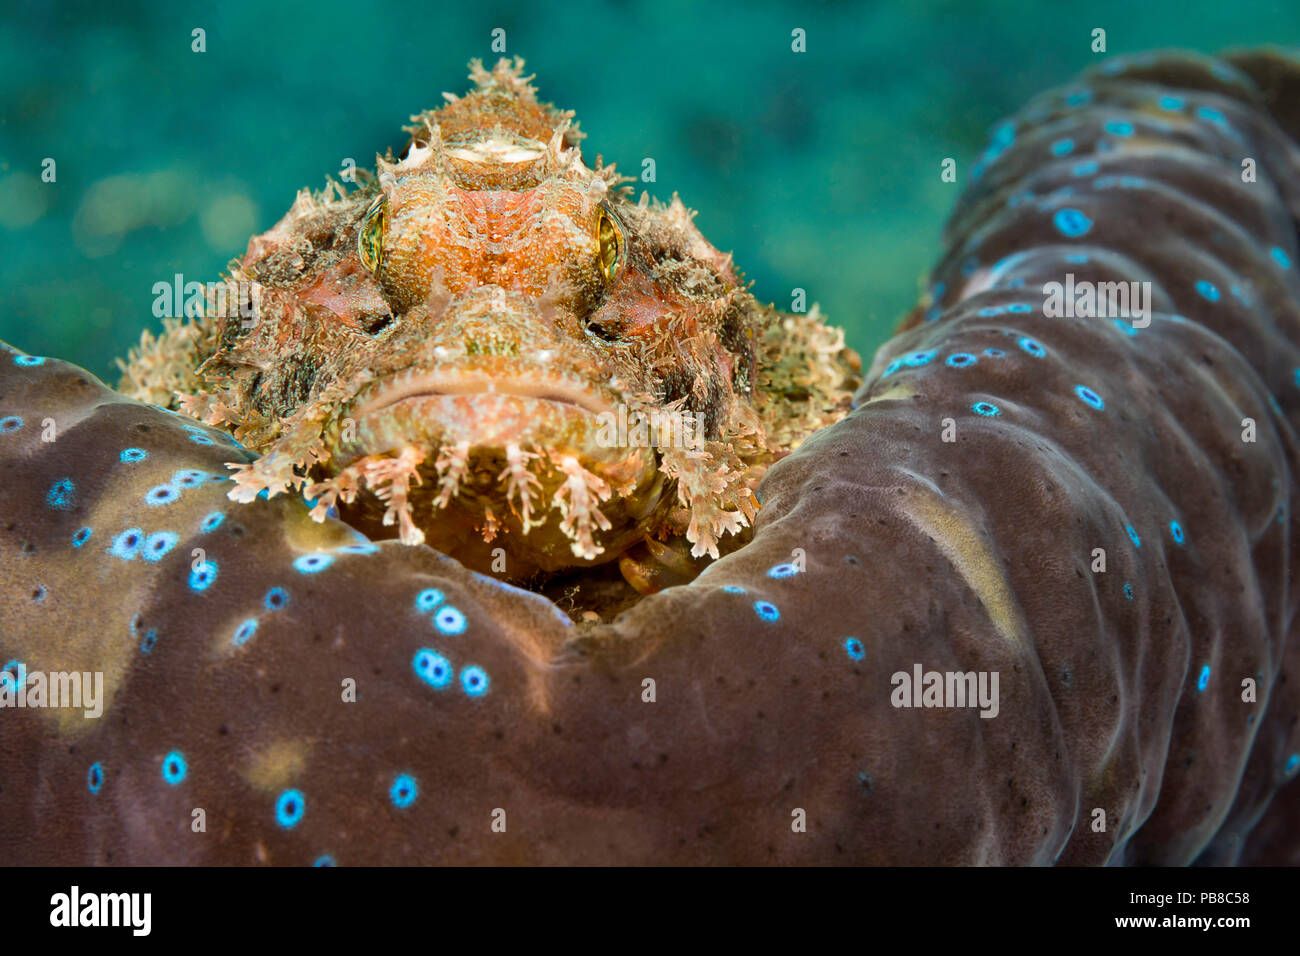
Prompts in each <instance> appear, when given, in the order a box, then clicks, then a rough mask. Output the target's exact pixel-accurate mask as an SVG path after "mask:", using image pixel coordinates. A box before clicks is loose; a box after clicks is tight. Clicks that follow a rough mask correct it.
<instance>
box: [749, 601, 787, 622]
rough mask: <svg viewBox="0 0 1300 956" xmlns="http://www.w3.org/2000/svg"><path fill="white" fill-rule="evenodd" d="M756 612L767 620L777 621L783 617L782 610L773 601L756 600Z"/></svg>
mask: <svg viewBox="0 0 1300 956" xmlns="http://www.w3.org/2000/svg"><path fill="white" fill-rule="evenodd" d="M754 613H755V614H757V615H758V616H759V617H761V618H762V619H763V620H765V621H775V620H778V619H779V618H780V617H781V612H780V610H778V609H777V606H776V605H775V604H773V603H772V602H771V601H755V602H754Z"/></svg>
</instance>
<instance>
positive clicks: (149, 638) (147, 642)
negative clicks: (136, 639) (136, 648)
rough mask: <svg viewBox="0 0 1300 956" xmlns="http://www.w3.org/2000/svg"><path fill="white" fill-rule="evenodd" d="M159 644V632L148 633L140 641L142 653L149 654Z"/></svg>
mask: <svg viewBox="0 0 1300 956" xmlns="http://www.w3.org/2000/svg"><path fill="white" fill-rule="evenodd" d="M157 643H158V632H157V631H146V632H145V635H144V637H143V638H141V639H140V653H141V654H148V653H149V652H150V651H152V650H153V646H154V645H155V644H157Z"/></svg>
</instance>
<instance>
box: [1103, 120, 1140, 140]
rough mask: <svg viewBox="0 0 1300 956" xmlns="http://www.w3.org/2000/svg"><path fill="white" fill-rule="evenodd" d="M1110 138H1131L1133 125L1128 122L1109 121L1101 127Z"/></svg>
mask: <svg viewBox="0 0 1300 956" xmlns="http://www.w3.org/2000/svg"><path fill="white" fill-rule="evenodd" d="M1103 129H1105V130H1106V132H1108V133H1110V135H1112V136H1132V135H1133V124H1132V123H1130V122H1129V121H1128V120H1109V121H1108V122H1107V123H1106V125H1105V126H1104V127H1103Z"/></svg>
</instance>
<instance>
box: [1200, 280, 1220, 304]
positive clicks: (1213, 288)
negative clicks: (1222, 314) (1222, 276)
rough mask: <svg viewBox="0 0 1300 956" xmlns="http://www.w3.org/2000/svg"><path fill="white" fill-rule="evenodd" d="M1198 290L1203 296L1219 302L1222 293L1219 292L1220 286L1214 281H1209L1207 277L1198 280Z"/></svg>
mask: <svg viewBox="0 0 1300 956" xmlns="http://www.w3.org/2000/svg"><path fill="white" fill-rule="evenodd" d="M1196 291H1197V292H1199V293H1200V294H1201V296H1202V297H1203V298H1206V299H1209V300H1210V301H1211V302H1218V301H1219V298H1220V296H1221V294H1222V293H1220V292H1219V287H1218V286H1217V285H1215V284H1214V283H1213V282H1207V281H1206V280H1205V279H1200V280H1198V281H1197V283H1196Z"/></svg>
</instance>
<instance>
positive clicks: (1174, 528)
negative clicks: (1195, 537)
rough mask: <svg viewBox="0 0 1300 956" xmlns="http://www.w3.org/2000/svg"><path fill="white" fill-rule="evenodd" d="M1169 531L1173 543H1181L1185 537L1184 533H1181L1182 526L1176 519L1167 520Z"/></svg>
mask: <svg viewBox="0 0 1300 956" xmlns="http://www.w3.org/2000/svg"><path fill="white" fill-rule="evenodd" d="M1169 533H1170V534H1171V535H1172V536H1173V539H1174V544H1182V543H1183V540H1184V538H1185V535H1184V534H1183V526H1182V525H1180V524H1179V523H1178V522H1177V521H1171V522H1169Z"/></svg>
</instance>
